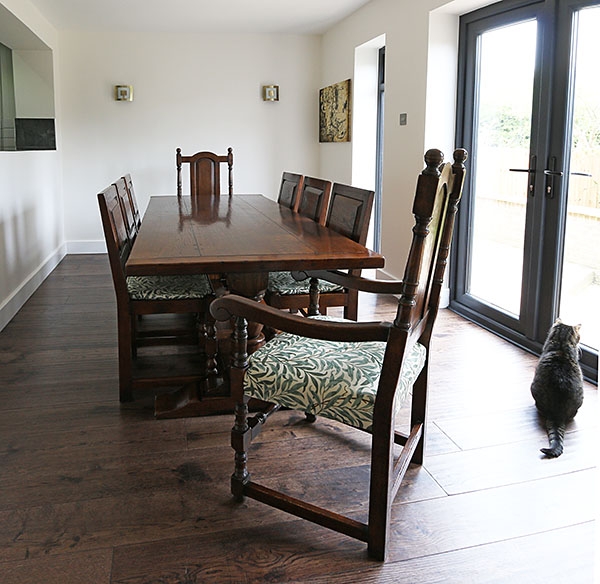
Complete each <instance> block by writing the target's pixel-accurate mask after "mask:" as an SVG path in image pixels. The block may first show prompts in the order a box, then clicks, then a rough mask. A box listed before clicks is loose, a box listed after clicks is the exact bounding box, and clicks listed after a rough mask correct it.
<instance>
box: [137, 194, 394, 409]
mask: <svg viewBox="0 0 600 584" xmlns="http://www.w3.org/2000/svg"><path fill="white" fill-rule="evenodd" d="M384 261H385V260H384V257H383V256H382V255H381V254H379V253H375V252H373V251H371V250H369V249H367V248H366V247H364V246H362V245H360V244H358V243H356V242H354V241H352V240H351V239H348V238H347V237H345V236H343V235H341V234H339V233H337V232H336V231H333V230H331V229H328V228H327V227H324V226H323V225H319V224H318V223H316V222H315V221H313V220H312V219H308V218H306V217H304V216H302V215H300V214H298V213H295V212H293V211H292V210H291V209H289V208H287V207H284V206H282V205H279V204H278V203H277V202H275V201H273V200H271V199H269V198H268V197H265V196H263V195H252V194H249V195H244V194H239V195H231V196H230V195H221V196H216V197H201V198H198V197H195V198H194V199H191V198H190V197H177V196H174V195H173V196H170V195H160V196H152V197H151V198H150V202H149V204H148V207H147V209H146V212H145V214H144V217H143V220H142V223H141V226H140V229H139V232H138V235H137V238H136V240H135V243H134V245H133V248H132V250H131V253H130V255H129V259H128V260H127V263H126V266H125V270H126V274H127V275H138V276H140V275H178V274H208V275H210V276H211V278H212V279H213V280H214V281H215V282H217V281H219V282H221V281H222V282H224V285H225V287H226V289H227V290H228V291H229V292H230V293H235V294H241V295H243V296H246V297H248V298H254V299H256V300H257V301H261V299H262V296H263V294H264V292H265V290H266V288H267V284H268V277H269V272H273V271H302V270H322V269H352V268H363V269H367V268H381V267H383V265H384ZM254 335H255V338H253V339H251V343H250V346H251V347H253V348H254V349H256V348H257V347H259V346H260V345H261V344H262V343H263V342H264V337H263V336H262V333H261V331H260V329H256V330H255V332H254ZM198 391H199V390H198V388H194V387H187V388H181V390H179V393H176V394H170V395H162V396H157V400H156V403H155V414H156V416H157V417H182V416H193V415H202V414H203V413H205V412H206V408H205V407H204V404H203V403H202V396H201V395H198ZM221 394H222V392H221Z"/></svg>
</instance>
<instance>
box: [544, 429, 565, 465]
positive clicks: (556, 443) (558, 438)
mask: <svg viewBox="0 0 600 584" xmlns="http://www.w3.org/2000/svg"><path fill="white" fill-rule="evenodd" d="M546 430H547V431H548V441H549V442H550V448H540V450H541V451H542V452H543V453H544V454H545V455H546V456H547V457H549V458H558V457H559V456H560V455H561V454H562V453H563V442H564V439H565V426H564V424H556V423H555V422H553V421H551V420H546Z"/></svg>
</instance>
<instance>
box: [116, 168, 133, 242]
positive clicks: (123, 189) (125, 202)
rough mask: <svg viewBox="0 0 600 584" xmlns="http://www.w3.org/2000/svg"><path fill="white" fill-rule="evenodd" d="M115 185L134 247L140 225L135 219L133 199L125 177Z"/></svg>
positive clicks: (130, 240) (126, 228) (128, 234)
mask: <svg viewBox="0 0 600 584" xmlns="http://www.w3.org/2000/svg"><path fill="white" fill-rule="evenodd" d="M113 185H114V186H115V188H116V189H117V195H118V196H119V203H120V204H121V212H122V214H123V220H124V221H125V230H126V231H127V237H128V238H129V243H130V245H133V242H134V241H135V238H136V236H137V232H138V229H139V223H137V221H136V219H135V210H134V206H133V202H132V200H131V197H130V196H129V190H128V189H127V183H126V181H125V177H124V176H122V177H121V178H120V179H118V180H116V181H115V182H114V183H113Z"/></svg>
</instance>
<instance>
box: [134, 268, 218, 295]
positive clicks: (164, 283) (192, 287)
mask: <svg viewBox="0 0 600 584" xmlns="http://www.w3.org/2000/svg"><path fill="white" fill-rule="evenodd" d="M127 290H128V292H129V297H130V298H131V300H186V299H190V298H198V299H201V298H206V297H207V296H209V295H211V294H212V288H211V285H210V280H209V279H208V277H207V276H206V275H204V274H198V275H190V276H127Z"/></svg>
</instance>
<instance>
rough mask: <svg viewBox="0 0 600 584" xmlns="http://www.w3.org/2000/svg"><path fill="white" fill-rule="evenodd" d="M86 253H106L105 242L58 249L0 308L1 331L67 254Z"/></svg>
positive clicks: (65, 245)
mask: <svg viewBox="0 0 600 584" xmlns="http://www.w3.org/2000/svg"><path fill="white" fill-rule="evenodd" d="M85 253H106V243H105V242H104V240H97V241H95V240H94V241H69V242H66V243H64V244H62V245H61V246H60V247H58V248H57V249H56V250H55V251H54V252H53V253H52V254H50V255H49V256H48V257H47V258H46V260H45V261H44V262H42V263H41V264H40V266H39V267H38V269H37V270H35V271H34V272H33V273H31V274H30V275H29V276H28V277H27V278H26V279H25V280H24V281H23V283H22V284H21V285H20V286H19V287H18V288H17V289H16V290H15V291H14V292H13V293H12V294H11V296H9V297H8V299H7V300H6V301H5V302H4V303H3V304H2V305H1V306H0V331H1V330H3V329H4V327H5V326H6V325H7V324H8V323H9V322H10V321H11V320H12V319H13V318H14V316H15V314H17V312H19V310H21V308H22V307H23V305H24V304H25V302H27V301H28V300H29V298H31V295H32V294H33V293H34V292H35V291H36V290H37V289H38V288H39V287H40V286H41V284H42V282H43V281H44V280H45V279H46V278H47V277H48V276H49V275H50V274H51V273H52V271H53V270H54V268H56V266H58V264H59V263H60V261H61V260H62V259H63V258H64V257H65V256H66V255H67V254H85Z"/></svg>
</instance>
